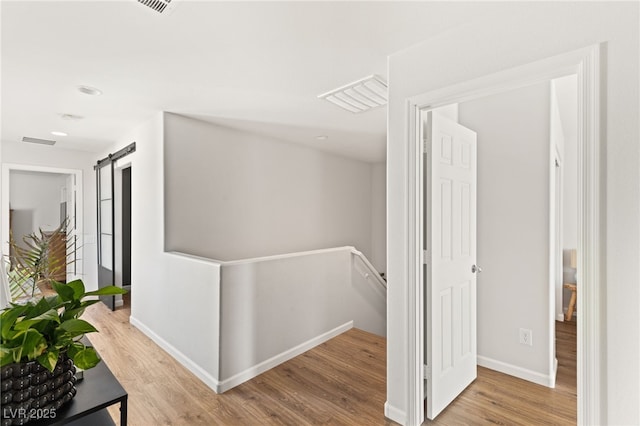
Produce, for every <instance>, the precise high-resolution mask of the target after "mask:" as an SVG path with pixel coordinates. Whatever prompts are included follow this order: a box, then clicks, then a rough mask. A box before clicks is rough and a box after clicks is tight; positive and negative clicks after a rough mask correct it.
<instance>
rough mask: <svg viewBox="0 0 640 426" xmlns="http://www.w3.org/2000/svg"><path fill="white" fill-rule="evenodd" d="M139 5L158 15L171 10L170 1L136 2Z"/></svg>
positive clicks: (140, 0) (142, 0)
mask: <svg viewBox="0 0 640 426" xmlns="http://www.w3.org/2000/svg"><path fill="white" fill-rule="evenodd" d="M138 3H141V4H143V5H145V6H147V7H150V8H151V9H153V10H155V11H156V12H158V13H165V12H168V11H169V10H171V9H172V7H171V6H170V5H171V0H138Z"/></svg>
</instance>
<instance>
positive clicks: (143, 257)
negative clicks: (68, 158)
mask: <svg viewBox="0 0 640 426" xmlns="http://www.w3.org/2000/svg"><path fill="white" fill-rule="evenodd" d="M163 116H164V117H166V115H163V114H158V115H157V116H156V117H154V118H153V119H151V120H150V121H148V122H146V123H143V124H141V125H140V126H138V127H137V128H136V129H134V130H132V131H131V133H129V134H128V135H127V136H126V137H124V138H123V139H122V140H121V141H120V142H118V143H117V144H115V145H114V146H113V147H112V150H114V151H115V150H117V149H119V148H122V147H124V146H126V145H128V144H129V143H130V142H131V141H136V152H135V153H133V154H130V155H128V156H127V157H125V158H124V159H123V160H122V162H126V163H130V164H131V170H132V188H131V189H132V191H131V198H132V223H131V227H132V282H133V285H132V293H131V319H130V321H131V323H132V324H133V325H134V326H136V327H138V328H140V329H141V330H142V331H143V332H144V333H145V334H147V335H148V336H149V337H150V338H152V339H153V340H154V341H155V342H156V343H157V344H158V345H160V346H161V347H162V348H163V349H165V350H166V351H167V352H169V353H170V354H171V355H173V356H174V357H175V358H176V359H178V360H179V361H180V362H181V363H182V364H183V365H184V366H185V367H187V368H188V369H190V370H191V371H192V372H193V373H194V374H196V375H197V376H198V377H199V378H200V379H201V380H203V381H204V382H205V383H207V385H209V386H210V387H211V388H212V389H215V390H217V391H224V390H226V389H228V388H230V387H232V386H234V385H236V384H238V383H241V382H242V381H244V380H246V379H248V378H251V377H253V376H254V375H255V374H257V373H259V372H261V371H264V370H265V369H266V368H268V367H271V366H273V365H274V364H277V363H278V361H281V360H283V359H285V358H286V357H287V356H290V355H292V354H294V353H296V351H297V350H299V349H300V348H304V347H306V346H305V345H313V344H314V343H319V342H321V341H322V340H323V339H324V338H326V337H327V336H330V335H331V333H332V332H333V331H336V330H337V331H338V332H340V331H344V330H345V328H344V327H343V328H340V327H341V326H344V325H345V324H347V327H348V326H350V324H351V322H352V321H353V323H355V325H356V326H359V327H362V328H364V329H370V331H378V332H381V333H382V332H384V329H385V309H384V308H385V306H384V292H382V293H381V294H380V293H375V292H372V291H366V289H367V288H368V287H365V288H363V286H364V285H366V284H365V283H363V281H362V280H363V279H364V278H362V279H358V277H357V276H356V277H353V276H352V273H351V259H350V257H351V254H350V248H347V249H339V250H329V251H328V252H327V253H319V254H317V255H316V254H297V255H294V256H284V257H283V258H282V259H275V260H274V259H257V260H255V259H253V260H251V261H239V262H228V263H218V262H216V261H211V260H207V259H203V258H201V257H196V256H190V255H184V254H180V253H169V252H165V247H164V246H165V244H164V241H165V209H164V206H165V204H166V203H165V192H164V185H163V182H167V180H165V173H164V164H165V162H164V155H165V154H164V152H163V143H162V141H163V137H164V133H163V129H164V125H163ZM121 165H122V164H116V167H119V166H121ZM167 178H168V177H167ZM214 213H215V211H214ZM363 290H365V291H363ZM372 300H373V301H372ZM319 335H320V336H319Z"/></svg>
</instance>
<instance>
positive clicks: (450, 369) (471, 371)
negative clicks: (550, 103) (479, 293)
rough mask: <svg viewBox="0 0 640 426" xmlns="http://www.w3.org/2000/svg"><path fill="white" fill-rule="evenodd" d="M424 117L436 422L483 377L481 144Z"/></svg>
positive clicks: (430, 365) (429, 342)
mask: <svg viewBox="0 0 640 426" xmlns="http://www.w3.org/2000/svg"><path fill="white" fill-rule="evenodd" d="M423 117H424V118H426V120H425V119H424V118H423V122H424V135H423V136H424V137H426V138H425V139H426V141H425V144H424V148H425V153H426V155H425V160H424V164H423V173H425V174H426V182H425V186H426V187H425V188H423V193H424V196H425V201H426V203H423V205H424V206H425V208H424V211H423V224H424V225H423V226H424V227H425V231H426V232H422V233H421V235H422V236H423V239H424V241H423V247H424V248H425V253H424V260H423V262H424V264H425V268H423V271H424V275H425V276H424V277H423V279H424V280H423V282H425V283H426V288H425V295H426V310H425V323H426V324H425V325H426V327H425V329H426V339H425V353H424V360H425V364H426V372H427V374H426V376H427V378H426V386H425V388H426V398H427V413H426V414H427V417H428V418H429V419H434V418H435V417H436V416H437V415H438V414H439V413H440V412H441V411H442V410H443V409H444V408H446V406H447V405H449V404H450V403H451V402H452V401H453V400H454V399H455V398H456V397H457V396H458V395H459V394H460V393H461V392H462V391H463V390H464V389H465V388H466V387H467V386H468V385H469V384H470V383H471V382H473V381H474V380H475V378H476V376H477V345H476V270H475V269H474V268H475V264H476V186H477V185H476V178H477V144H476V141H477V137H476V133H475V132H474V131H472V130H470V129H467V128H466V127H464V126H461V125H460V124H458V123H456V122H454V121H452V120H449V119H447V118H444V117H441V116H439V115H437V114H433V113H432V112H427V113H426V114H423Z"/></svg>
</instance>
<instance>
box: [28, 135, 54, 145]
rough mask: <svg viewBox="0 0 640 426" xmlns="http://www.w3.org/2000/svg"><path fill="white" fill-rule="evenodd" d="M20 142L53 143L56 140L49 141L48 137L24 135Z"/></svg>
mask: <svg viewBox="0 0 640 426" xmlns="http://www.w3.org/2000/svg"><path fill="white" fill-rule="evenodd" d="M22 142H28V143H39V144H41V145H55V143H56V141H51V140H49V139H38V138H30V137H28V136H24V137H23V138H22Z"/></svg>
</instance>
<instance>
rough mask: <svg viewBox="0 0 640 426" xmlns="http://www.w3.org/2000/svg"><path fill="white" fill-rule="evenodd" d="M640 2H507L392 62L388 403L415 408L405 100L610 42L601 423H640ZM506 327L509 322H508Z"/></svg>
mask: <svg viewBox="0 0 640 426" xmlns="http://www.w3.org/2000/svg"><path fill="white" fill-rule="evenodd" d="M638 15H639V13H638V4H637V3H631V2H629V3H608V2H588V3H586V2H585V3H575V2H574V3H564V2H553V3H541V2H530V3H520V2H518V3H505V4H504V8H503V10H502V12H500V13H495V14H494V15H492V16H490V17H486V18H484V19H478V20H477V21H474V22H469V23H468V24H467V25H463V26H459V27H457V28H454V29H452V30H450V31H448V32H446V33H443V34H441V35H440V36H438V37H435V38H433V39H431V40H427V41H425V42H423V43H421V44H420V45H417V46H415V47H413V48H409V49H406V50H403V51H402V52H399V53H397V54H395V55H392V56H391V57H390V62H389V88H390V92H389V98H390V99H389V135H388V151H387V152H388V156H387V167H388V171H387V174H388V196H387V203H388V206H389V208H388V215H389V216H388V230H387V235H388V239H387V242H388V253H389V257H388V261H389V264H388V273H389V294H388V298H389V299H388V337H387V345H388V348H389V349H388V355H387V378H388V379H387V403H388V406H389V407H391V408H392V409H393V410H394V412H395V413H396V414H398V415H399V416H402V415H405V414H406V411H405V410H406V408H407V407H408V399H407V398H408V395H407V390H408V383H409V382H408V380H409V379H408V376H407V369H406V359H407V351H408V348H409V347H410V346H409V342H408V341H407V335H408V333H407V328H406V327H407V325H406V320H405V318H406V315H405V310H406V307H407V304H408V301H407V291H408V287H407V286H408V280H407V270H406V264H407V261H408V260H407V259H408V244H407V238H408V237H407V235H406V229H407V217H408V216H409V214H408V205H407V190H408V189H407V187H406V182H407V167H406V164H407V147H408V145H407V143H406V134H407V132H408V130H407V123H408V117H407V116H406V114H407V107H406V99H407V98H408V97H411V96H417V95H419V94H422V93H426V92H430V91H434V90H436V89H439V88H443V87H447V86H451V85H454V84H457V83H462V82H464V81H468V80H471V79H474V78H479V77H482V76H485V75H489V74H492V73H496V72H499V71H502V70H506V69H509V68H513V67H516V66H519V65H524V64H528V63H531V62H534V61H537V60H541V59H544V58H548V57H551V56H554V55H558V54H561V53H564V52H568V51H572V50H575V49H578V48H581V47H585V46H589V45H592V44H594V43H600V42H606V55H605V61H604V67H605V73H604V76H605V79H606V80H605V81H603V83H605V84H604V85H603V88H604V89H603V90H605V91H606V96H605V97H604V101H605V105H604V108H605V114H604V115H603V117H604V119H603V120H604V121H603V122H602V123H600V124H601V129H602V131H603V136H604V140H605V144H606V146H605V149H606V155H605V157H606V161H607V167H606V170H605V176H604V179H605V185H606V203H607V204H606V219H604V223H603V226H606V243H605V245H606V285H605V288H603V289H602V295H599V296H601V297H602V300H606V312H605V320H604V321H603V323H602V324H601V332H602V333H603V335H606V340H605V342H603V344H604V347H603V351H604V352H605V353H603V354H602V356H603V359H605V361H604V365H603V366H604V371H603V377H602V380H603V386H604V388H603V389H601V392H602V395H603V396H604V397H603V398H602V400H601V407H600V408H601V411H602V413H603V417H604V418H603V419H602V423H603V424H617V425H631V424H640V407H639V405H638V403H637V402H638V401H639V400H640V356H639V352H640V343H639V342H640V311H639V310H638V309H637V307H638V306H639V305H640V287H639V286H638V282H640V262H639V261H638V259H640V221H638V217H640V191H638V185H639V184H640V155H639V151H638V140H639V139H640V135H639V126H638V124H639V118H638V117H639V116H640V110H639V103H638V99H639V97H640V96H639V90H638V89H639V84H638V78H637V76H638V74H639V73H640V71H639V63H640V61H639V51H640V47H639V40H640V36H639V31H638V25H637V23H638V19H639V16H638ZM505 320H506V321H508V319H505Z"/></svg>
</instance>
